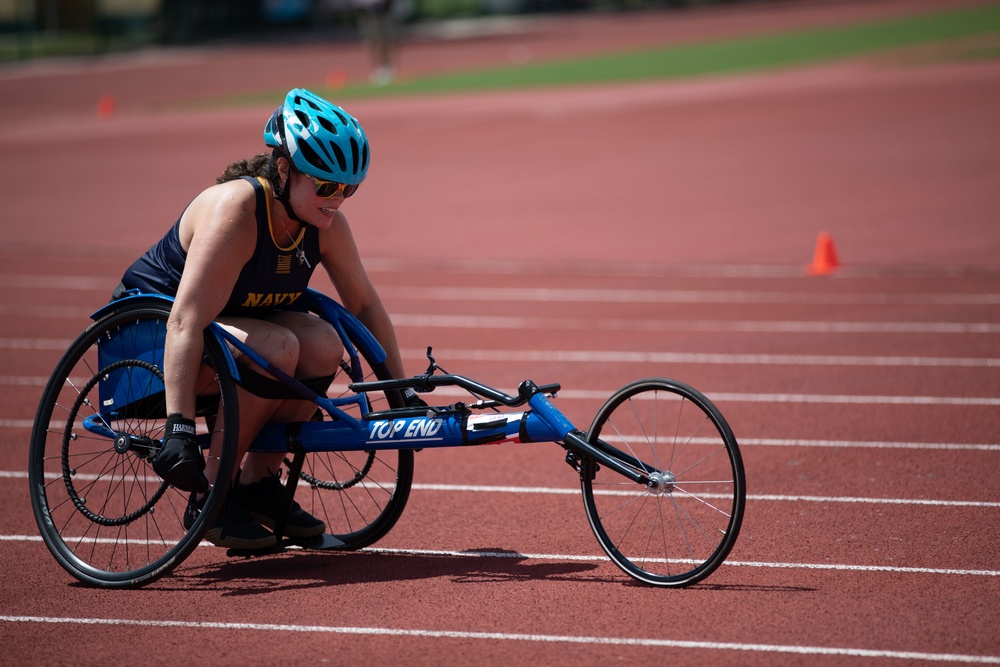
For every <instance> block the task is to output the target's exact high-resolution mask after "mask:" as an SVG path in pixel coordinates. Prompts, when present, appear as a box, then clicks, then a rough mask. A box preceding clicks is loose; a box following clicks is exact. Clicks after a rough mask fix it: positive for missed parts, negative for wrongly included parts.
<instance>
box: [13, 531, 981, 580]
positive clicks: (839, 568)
mask: <svg viewBox="0 0 1000 667" xmlns="http://www.w3.org/2000/svg"><path fill="white" fill-rule="evenodd" d="M41 541H42V538H41V537H40V536H38V535H0V542H41ZM65 541H66V542H67V543H69V542H72V543H73V544H119V545H129V544H134V545H138V546H140V547H142V546H144V545H145V544H147V541H146V540H138V539H120V538H117V537H99V538H94V537H76V536H74V537H66V538H65ZM148 542H153V543H156V544H162V545H166V544H167V543H165V542H161V541H158V540H149V541H148ZM198 546H199V547H212V546H214V545H212V544H211V543H209V542H200V543H199V544H198ZM361 552H364V553H374V554H385V555H390V556H393V555H397V556H435V557H455V558H516V559H522V560H554V561H556V560H557V561H576V562H580V561H583V562H594V563H604V562H607V561H608V558H607V556H605V555H604V554H600V555H596V554H595V555H591V554H538V553H520V552H517V551H458V550H448V549H383V548H380V547H366V548H364V549H361ZM644 560H645V561H646V562H653V563H666V562H668V561H669V562H671V563H690V561H688V560H683V559H675V558H671V559H666V558H646V559H644ZM723 566H730V567H749V568H763V569H785V570H829V571H834V572H892V573H896V574H931V575H936V576H962V577H1000V570H973V569H969V568H953V567H947V568H940V567H903V566H896V565H852V564H848V563H790V562H785V563H782V562H771V561H739V560H727V561H725V562H724V563H723Z"/></svg>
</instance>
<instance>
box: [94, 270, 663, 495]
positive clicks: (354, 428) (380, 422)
mask: <svg viewBox="0 0 1000 667" xmlns="http://www.w3.org/2000/svg"><path fill="white" fill-rule="evenodd" d="M137 299H147V300H148V299H160V300H163V301H165V302H172V301H173V299H172V298H171V297H168V296H163V295H151V294H136V295H132V296H127V297H124V298H122V299H119V300H117V301H114V302H112V303H111V304H108V305H107V306H105V307H104V308H102V309H101V310H99V311H98V312H96V313H95V314H94V315H93V316H92V317H93V319H94V320H98V319H100V318H101V317H102V316H103V315H105V314H106V313H108V312H111V311H112V310H115V309H119V308H121V307H122V306H123V305H126V304H128V303H129V301H130V300H137ZM304 300H305V303H306V304H307V306H308V308H309V310H310V311H312V312H314V313H316V314H317V315H318V316H319V317H320V318H322V319H323V320H324V321H326V322H328V323H329V324H330V325H331V326H332V327H333V328H334V330H335V331H336V332H337V335H338V337H339V338H340V340H341V343H342V344H343V345H344V350H345V353H346V354H347V356H348V358H349V359H350V364H349V367H350V368H351V369H352V371H354V372H355V374H356V375H358V376H356V377H352V378H351V380H352V382H351V384H350V389H351V390H352V391H354V392H356V393H354V394H353V395H350V396H346V397H343V398H329V397H327V396H322V395H320V394H318V393H316V392H315V391H313V390H312V389H310V388H309V387H307V386H306V385H304V384H303V383H302V382H300V381H299V380H297V379H296V378H294V377H292V376H290V375H288V374H287V373H285V372H284V371H282V370H281V369H279V368H277V367H275V366H274V365H273V364H272V363H271V362H269V361H268V360H266V359H264V358H263V357H261V356H260V355H259V354H258V353H257V352H255V351H254V350H253V349H252V348H250V347H249V346H247V345H246V344H245V343H244V342H242V341H240V340H239V339H238V338H236V337H235V336H234V335H233V334H231V333H229V332H228V331H226V330H225V329H224V328H223V327H221V326H219V325H218V324H217V323H212V325H211V326H210V328H209V331H210V333H211V334H212V335H213V336H214V337H215V338H216V339H217V340H218V341H219V342H220V344H221V345H220V347H222V349H223V351H224V354H225V356H226V369H225V370H226V372H228V373H229V374H230V375H231V376H232V378H233V379H234V380H235V381H236V382H237V383H239V381H240V377H241V376H240V368H239V366H238V364H237V363H236V361H235V358H234V356H233V354H232V350H231V349H230V348H229V345H231V346H232V347H233V348H235V349H237V350H239V351H240V352H241V353H242V354H244V355H246V357H247V358H248V359H250V360H251V361H253V362H254V363H255V364H257V365H258V366H260V367H261V368H263V369H264V370H265V371H266V372H267V373H269V374H270V375H271V376H273V377H274V378H275V379H276V380H277V381H278V382H280V383H281V384H282V385H283V386H284V387H285V388H287V389H288V390H289V391H290V392H291V393H292V394H294V395H295V396H297V397H299V398H300V399H302V400H306V401H311V402H312V403H315V404H316V405H317V406H318V407H319V408H320V409H321V410H323V411H324V412H325V413H326V414H327V415H329V417H330V420H324V421H308V422H294V423H289V424H270V425H268V426H265V427H264V429H262V431H261V432H260V434H259V435H258V436H257V438H256V439H255V440H254V442H253V443H252V444H251V447H250V449H251V451H256V452H290V451H291V452H304V453H312V452H329V451H377V450H400V449H427V448H434V447H467V446H477V445H486V444H501V443H531V442H558V443H561V444H563V446H565V447H566V448H567V449H568V450H570V451H571V452H573V453H575V454H577V455H579V456H585V457H588V458H590V459H593V460H595V461H597V462H598V463H600V464H602V465H605V466H607V467H609V468H610V469H612V470H615V471H616V472H618V473H620V474H622V475H624V476H625V477H627V478H629V479H632V480H633V481H635V482H637V483H640V484H648V483H649V478H648V476H647V475H645V474H642V473H639V472H637V471H636V470H637V469H638V470H654V469H655V467H654V466H651V465H649V464H647V463H643V462H641V461H637V460H635V459H631V458H630V457H628V456H627V455H625V456H623V453H622V452H619V451H617V450H614V451H615V453H616V456H610V455H608V454H606V453H605V452H604V451H602V449H604V448H607V449H609V450H613V449H614V448H611V447H610V446H608V445H604V443H601V442H600V441H597V442H595V443H591V442H588V440H587V439H586V435H585V434H584V433H583V432H582V431H580V430H579V429H577V428H576V427H575V426H574V425H573V424H572V423H571V422H570V421H569V420H568V419H567V418H566V417H565V416H564V415H563V414H562V412H560V411H559V410H558V409H557V408H556V407H555V405H554V404H553V402H552V400H551V396H554V395H555V393H556V392H558V390H559V388H560V387H559V385H545V386H542V387H539V386H538V385H536V384H535V383H534V382H531V381H530V380H528V381H525V382H523V383H521V385H520V387H519V388H518V395H517V396H509V395H507V394H505V393H503V392H500V391H497V390H496V389H493V388H491V387H488V386H486V385H482V384H480V383H478V382H475V381H473V380H471V379H469V378H466V377H463V376H460V375H449V374H441V375H435V374H433V370H430V371H429V372H428V373H426V374H424V375H417V376H413V377H411V378H404V379H395V380H378V381H372V382H365V381H363V378H361V377H360V376H359V371H358V369H359V368H360V365H359V364H358V363H357V362H358V355H359V354H360V353H359V350H358V348H357V347H356V346H355V345H354V343H353V342H352V341H353V340H358V341H359V344H360V345H361V346H363V347H364V348H365V352H366V354H367V355H368V356H369V359H368V361H369V363H371V364H379V363H382V362H384V361H385V358H386V354H385V350H384V349H383V348H382V346H381V345H380V344H379V343H378V341H377V340H376V339H375V337H374V336H373V335H372V334H371V333H370V332H369V331H368V329H367V328H366V327H365V326H364V325H363V324H362V323H361V322H360V321H359V320H358V319H357V318H356V317H355V316H354V315H353V314H351V313H350V311H348V310H347V309H346V308H344V307H343V306H342V305H340V304H339V303H337V302H336V301H334V300H333V299H331V298H329V297H327V296H325V295H324V294H322V293H320V292H318V291H316V290H313V289H309V290H307V293H306V294H305V295H304ZM226 344H228V345H226ZM102 365H103V364H102ZM438 386H458V387H462V388H464V389H467V390H468V391H470V393H472V394H474V395H475V396H477V397H483V398H485V399H488V402H487V403H484V402H483V401H482V400H480V401H479V403H478V404H473V405H471V406H468V405H465V404H463V403H457V404H455V405H452V406H446V407H427V408H394V409H389V410H385V411H379V412H371V411H369V410H368V405H369V402H368V397H367V392H370V391H394V390H395V391H400V390H403V389H414V390H416V391H417V392H429V391H432V390H433V389H434V388H435V387H438ZM130 393H132V392H131V391H130ZM349 405H355V406H357V408H358V410H359V412H360V414H361V416H362V418H361V419H357V418H355V417H352V416H351V415H349V414H348V413H346V412H345V411H344V410H342V409H341V408H344V407H346V406H349ZM521 405H527V406H528V407H529V408H530V409H529V410H526V411H522V412H497V413H491V414H485V415H476V414H473V413H472V410H473V409H484V408H488V407H500V406H503V407H506V408H515V407H518V406H521ZM86 428H87V429H88V430H90V431H92V432H95V433H100V434H102V435H105V436H108V435H110V436H112V437H113V435H114V434H113V433H111V432H110V431H109V430H108V428H107V427H106V426H105V425H104V421H103V420H102V419H100V418H97V417H91V418H88V420H87V421H86ZM207 444H208V443H207V442H205V443H204V445H205V446H207ZM622 460H625V461H627V462H628V463H629V464H631V467H630V466H629V465H623V464H622V462H621V461H622Z"/></svg>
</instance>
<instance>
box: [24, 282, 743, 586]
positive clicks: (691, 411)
mask: <svg viewBox="0 0 1000 667" xmlns="http://www.w3.org/2000/svg"><path fill="white" fill-rule="evenodd" d="M303 298H305V299H306V300H307V304H308V307H309V310H310V311H311V312H312V313H314V314H315V315H317V316H318V317H321V318H323V319H324V320H326V321H327V322H329V323H330V324H331V325H332V326H333V327H334V329H335V330H336V331H337V334H338V335H339V337H340V339H341V341H342V342H343V345H344V350H345V353H344V359H343V361H342V362H341V367H342V369H343V371H344V374H343V377H344V378H345V380H346V383H345V381H341V382H340V383H338V384H335V385H334V386H333V387H331V389H330V390H328V391H327V392H325V394H317V393H316V392H315V391H313V389H311V388H309V387H307V386H305V385H303V384H302V383H301V382H299V381H298V380H296V379H295V378H292V377H290V376H288V375H286V374H284V373H282V372H281V371H280V370H279V369H276V368H273V367H272V366H271V365H270V364H269V363H268V362H267V361H266V360H264V359H262V358H261V357H260V356H259V355H257V354H256V353H255V352H254V351H253V350H252V349H250V348H249V347H247V346H246V345H245V344H243V343H242V342H241V341H239V340H237V339H236V338H234V337H232V336H231V335H230V334H229V333H228V332H227V331H225V330H224V329H223V328H221V327H219V326H218V325H215V324H213V325H212V326H210V327H209V328H208V329H206V330H205V333H204V338H205V347H204V357H203V364H204V366H206V367H208V368H209V369H211V372H208V373H203V374H202V375H203V376H206V377H209V376H210V380H209V381H207V382H206V384H204V385H203V386H199V387H198V388H197V417H196V423H197V439H198V442H199V444H200V445H201V446H202V449H203V451H204V452H205V453H206V455H207V456H209V457H213V458H216V459H217V461H216V462H215V463H217V465H215V466H211V467H210V468H214V469H215V470H217V472H215V473H214V475H213V477H212V478H211V479H210V489H209V491H208V495H207V498H206V500H205V504H204V506H203V509H202V511H201V513H200V514H199V515H198V516H197V518H196V519H194V521H193V522H191V521H190V520H189V521H188V524H190V525H188V526H187V527H186V526H185V521H184V512H185V508H186V506H187V503H188V496H187V494H185V493H183V492H181V491H179V490H178V489H175V488H174V487H172V486H170V485H168V484H166V483H165V482H164V481H163V480H161V479H160V478H159V477H158V476H157V475H156V474H155V473H154V472H153V469H152V465H151V462H152V460H153V459H154V458H155V457H156V455H157V453H158V452H159V449H160V447H161V445H162V438H163V428H164V423H165V420H166V407H165V402H164V382H163V343H164V337H165V335H166V322H167V318H168V316H169V314H170V307H171V303H172V301H171V299H170V298H169V297H164V296H159V295H148V294H146V295H144V294H134V295H131V296H127V297H125V298H122V299H120V300H117V301H114V302H112V303H110V304H108V305H106V306H105V307H103V308H102V309H100V310H99V311H98V312H96V313H95V314H94V315H93V317H92V319H93V320H94V322H93V323H92V324H91V325H90V326H89V327H88V328H87V329H86V330H85V331H84V332H83V333H82V334H81V335H80V336H79V337H78V338H77V339H76V340H75V341H74V342H73V343H72V344H71V345H70V347H69V348H68V350H67V351H66V353H65V355H64V356H63V357H62V359H61V360H60V361H59V363H58V364H57V366H56V368H55V371H54V372H53V374H52V376H51V378H50V380H49V382H48V384H47V386H46V387H45V390H44V392H43V394H42V397H41V401H40V404H39V407H38V411H37V413H36V417H35V422H34V426H33V429H32V434H31V443H30V452H29V459H30V460H29V467H28V480H29V484H30V493H31V504H32V510H33V513H34V516H35V520H36V522H37V524H38V527H39V530H40V532H41V535H42V538H43V540H44V542H45V544H46V546H47V547H48V549H49V551H50V552H51V553H52V555H53V556H54V557H55V559H56V560H57V561H58V563H59V564H60V565H61V566H62V567H63V568H64V569H66V571H68V572H69V573H70V574H71V575H73V576H74V577H76V578H77V579H78V580H80V581H81V582H84V583H85V584H88V585H92V586H98V587H105V588H131V587H139V586H143V585H145V584H149V583H151V582H153V581H155V580H157V579H159V578H160V577H162V576H164V575H166V574H168V573H169V572H170V571H171V570H172V569H173V568H174V567H176V566H177V565H178V564H179V563H181V562H183V561H184V559H185V558H186V557H187V556H188V555H190V554H191V552H192V551H193V550H194V549H195V548H197V547H198V546H199V544H201V543H202V536H203V535H204V534H205V532H206V531H207V530H208V528H209V527H210V526H211V525H212V522H213V521H214V519H215V517H216V516H217V515H218V513H219V511H220V510H221V509H222V506H223V503H224V502H225V496H226V493H227V491H228V490H229V488H230V484H231V480H232V479H233V477H234V473H235V470H236V467H237V466H238V465H239V462H238V461H237V460H236V449H237V435H238V434H237V428H238V427H237V424H238V423H239V418H238V415H239V405H238V400H237V394H236V386H237V383H238V382H239V380H240V377H241V375H240V374H241V367H240V366H239V365H238V364H237V363H236V362H235V359H234V355H233V352H232V350H233V349H238V350H239V351H240V352H242V353H243V354H245V355H247V357H249V358H250V359H251V360H253V361H254V363H256V364H258V365H259V366H261V367H262V368H264V369H265V370H267V371H268V372H269V373H270V374H271V375H272V376H273V377H274V378H276V379H277V381H278V382H280V383H281V384H282V385H284V386H285V387H286V388H287V389H288V391H289V392H290V394H291V395H294V396H296V397H298V398H301V399H304V400H310V401H312V402H314V403H315V404H316V406H317V413H316V417H315V418H314V419H313V420H311V421H306V422H294V423H288V424H270V425H268V426H267V427H265V428H264V430H263V431H262V432H261V433H260V435H259V436H258V437H257V438H256V439H255V440H254V443H253V444H252V445H251V450H252V451H268V452H284V453H285V454H286V458H285V461H286V464H287V465H288V479H287V483H286V485H285V494H286V496H287V498H286V501H287V505H288V506H290V504H291V502H292V499H293V497H294V498H295V500H296V501H297V502H299V503H300V504H301V505H302V506H303V507H304V508H305V509H307V510H308V511H309V512H310V513H312V514H314V515H315V516H318V517H319V518H321V519H323V520H324V521H325V522H326V525H327V531H328V532H327V534H324V535H322V536H320V537H318V538H311V539H309V540H300V541H299V542H294V541H293V540H290V539H288V538H283V535H282V528H283V526H282V523H283V522H282V519H281V517H280V516H279V519H278V522H277V525H276V526H275V528H274V531H275V533H276V535H277V537H278V538H279V547H278V548H285V547H288V546H291V545H292V544H296V545H297V546H299V547H302V548H307V549H324V550H327V549H331V550H350V551H355V550H360V549H363V548H365V547H368V546H370V545H372V544H374V543H375V542H377V541H378V540H379V539H381V538H382V537H384V536H385V535H386V534H387V533H388V532H389V531H390V530H391V529H392V527H393V526H394V525H395V524H396V522H397V521H398V519H399V518H400V515H401V514H402V512H403V509H404V507H405V505H406V502H407V499H408V498H409V495H410V491H411V485H412V480H413V475H414V452H415V451H419V450H423V449H428V448H431V447H463V446H477V445H485V444H490V445H497V444H505V443H511V444H516V445H517V446H521V443H541V442H551V443H555V444H557V445H558V446H559V447H561V449H562V450H564V454H563V455H564V457H565V461H566V463H567V464H568V465H569V466H570V467H571V468H572V469H573V471H574V474H575V475H576V476H578V478H579V482H580V488H581V491H582V494H583V504H584V510H585V513H586V516H587V519H588V521H589V523H590V527H591V528H592V530H593V532H594V535H595V536H596V538H597V541H598V543H599V544H600V546H601V548H602V549H603V550H604V552H605V553H606V554H607V556H608V557H609V558H610V559H611V560H612V561H613V562H614V563H615V564H616V565H617V566H618V567H619V568H621V569H622V570H623V571H624V572H626V573H627V574H628V575H630V576H631V577H633V578H635V579H636V580H638V581H640V582H643V583H645V584H649V585H653V586H661V587H682V586H688V585H691V584H694V583H696V582H698V581H701V580H702V579H704V578H705V577H707V576H708V575H710V574H711V573H712V572H713V571H715V570H716V569H717V568H718V567H719V566H720V565H721V564H722V563H723V562H724V560H725V559H726V557H727V555H728V554H729V552H730V550H731V549H732V547H733V545H734V543H735V542H736V539H737V536H738V535H739V531H740V525H741V523H742V520H743V514H744V506H745V503H746V482H745V473H744V469H743V462H742V458H741V456H740V451H739V446H738V444H737V442H736V438H735V437H734V435H733V432H732V430H731V429H730V427H729V425H728V424H727V422H726V420H725V419H724V418H723V416H722V414H721V413H720V412H719V410H718V409H717V408H716V407H715V406H714V405H713V404H712V403H711V401H709V400H708V398H706V397H705V396H704V395H702V394H701V393H700V392H698V391H697V390H695V389H694V388H692V387H690V386H688V385H686V384H684V383H681V382H677V381H674V380H669V379H646V380H639V381H636V382H633V383H631V384H628V385H626V386H624V387H622V388H621V389H619V390H618V391H616V392H614V393H613V394H612V395H611V396H610V398H608V400H607V401H606V402H605V403H604V405H603V406H602V407H601V408H600V409H599V410H598V412H597V414H596V415H595V417H594V419H593V421H592V423H591V424H590V427H589V428H588V429H587V430H586V431H583V430H581V429H579V428H577V427H576V426H574V425H573V424H572V423H570V421H569V420H568V419H567V418H566V417H565V416H564V415H563V414H562V412H560V411H559V410H558V409H557V408H556V406H555V403H554V398H555V396H556V395H557V393H558V392H559V391H560V386H559V385H557V384H549V385H541V386H539V385H536V384H535V383H534V382H532V381H530V380H526V381H524V382H522V383H521V385H520V386H519V387H518V388H517V391H516V393H514V394H512V395H511V394H507V393H504V392H502V391H500V390H497V389H495V388H492V387H490V386H488V385H485V384H482V383H480V382H477V381H475V380H473V379H470V378H468V377H464V376H461V375H451V374H448V373H445V372H443V371H441V370H440V368H439V367H438V366H437V364H436V362H435V361H434V358H433V356H432V355H431V350H430V348H428V353H427V356H428V359H429V361H430V363H429V366H428V369H427V371H426V372H425V373H423V374H421V375H415V376H413V377H409V378H392V377H391V376H390V374H389V372H388V370H387V368H386V366H385V363H384V362H385V352H384V351H383V349H382V347H381V346H380V345H379V343H378V342H377V341H376V340H375V338H374V337H373V336H372V334H371V333H370V332H369V331H368V330H367V329H366V328H365V327H364V325H362V324H361V322H360V321H358V320H357V319H356V318H355V317H354V316H353V315H351V313H349V312H348V311H347V310H346V309H345V308H344V307H343V306H341V305H340V304H338V303H337V302H336V301H334V300H333V299H330V298H329V297H327V296H325V295H323V294H321V293H319V292H316V291H314V290H309V291H308V292H307V294H306V295H305V296H304V297H303ZM440 387H458V388H461V389H462V390H465V391H466V392H467V393H468V394H469V399H468V400H466V401H458V402H453V403H449V404H444V405H435V404H434V401H433V400H432V397H433V392H434V390H435V389H436V388H440ZM410 389H412V390H414V391H415V392H418V393H419V394H420V395H421V396H422V397H424V399H425V402H426V403H428V405H421V406H417V407H408V406H407V405H406V403H405V402H404V399H403V392H404V391H406V390H410ZM448 393H451V392H448Z"/></svg>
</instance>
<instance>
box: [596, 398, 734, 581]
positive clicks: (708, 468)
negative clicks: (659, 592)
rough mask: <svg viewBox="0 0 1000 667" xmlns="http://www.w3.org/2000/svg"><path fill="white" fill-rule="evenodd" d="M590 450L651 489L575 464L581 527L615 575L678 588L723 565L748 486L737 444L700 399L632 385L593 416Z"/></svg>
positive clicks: (707, 403) (710, 406) (708, 404)
mask: <svg viewBox="0 0 1000 667" xmlns="http://www.w3.org/2000/svg"><path fill="white" fill-rule="evenodd" d="M588 441H589V442H590V443H591V444H592V445H595V446H597V447H599V448H600V449H602V450H603V451H604V452H605V453H607V454H610V455H611V456H614V457H615V458H616V459H617V460H618V461H620V462H622V463H624V464H625V465H626V466H628V467H629V468H631V469H632V470H634V471H636V472H637V473H639V474H641V475H643V476H644V477H645V478H647V479H648V480H649V483H647V484H638V483H636V482H633V481H632V480H631V479H628V478H626V477H624V476H622V475H621V474H619V473H617V472H615V471H613V470H610V469H607V468H606V467H603V466H600V465H598V464H597V463H596V462H595V461H593V460H590V459H585V460H583V461H582V462H581V484H582V487H583V497H584V505H585V508H586V512H587V518H588V520H589V521H590V525H591V527H592V528H593V530H594V534H595V535H596V536H597V540H598V542H600V544H601V547H602V548H603V549H604V551H605V552H606V553H607V554H608V556H610V557H611V559H612V560H613V561H614V562H615V563H616V564H617V565H618V566H619V567H621V568H622V569H623V570H624V571H625V572H627V573H628V574H629V575H631V576H633V577H635V578H636V579H638V580H640V581H643V582H645V583H648V584H652V585H656V586H672V587H681V586H687V585H690V584H693V583H695V582H697V581H700V580H702V579H704V578H705V577H707V576H708V575H709V574H711V573H712V572H713V571H715V569H716V568H717V567H719V565H721V564H722V562H723V561H724V560H725V559H726V556H727V555H728V554H729V551H730V549H732V547H733V544H734V543H735V542H736V537H737V535H738V534H739V530H740V525H741V523H742V521H743V509H744V504H745V502H746V482H745V477H744V472H743V461H742V458H741V457H740V452H739V447H738V445H737V443H736V438H735V437H734V436H733V433H732V430H731V429H730V428H729V425H728V424H727V423H726V421H725V419H724V418H723V417H722V414H721V413H720V412H719V411H718V409H716V407H715V406H714V405H713V404H712V403H711V402H710V401H709V400H708V399H707V398H705V396H703V395H702V394H701V393H699V392H698V391H696V390H695V389H693V388H691V387H689V386H687V385H685V384H683V383H680V382H675V381H673V380H642V381H639V382H635V383H633V384H630V385H628V386H626V387H624V388H622V389H620V390H619V391H618V392H617V393H615V394H614V395H613V396H611V398H610V399H608V401H607V402H606V403H605V404H604V406H603V407H602V408H601V409H600V410H599V411H598V413H597V415H596V417H595V418H594V422H593V424H592V425H591V427H590V431H589V433H588Z"/></svg>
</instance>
